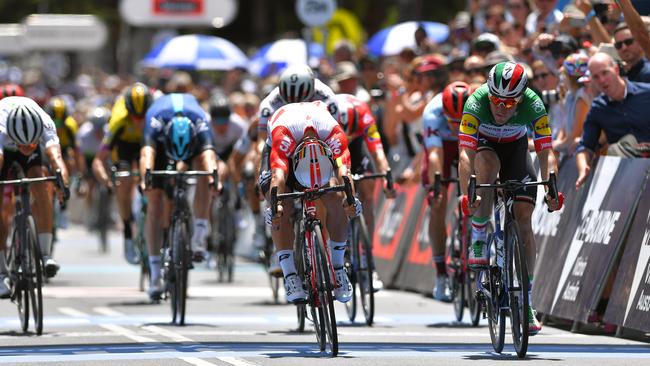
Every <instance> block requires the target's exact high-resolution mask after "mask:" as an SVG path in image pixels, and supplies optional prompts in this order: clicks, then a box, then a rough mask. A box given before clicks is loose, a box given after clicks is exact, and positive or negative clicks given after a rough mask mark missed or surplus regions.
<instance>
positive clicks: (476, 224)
mask: <svg viewBox="0 0 650 366" xmlns="http://www.w3.org/2000/svg"><path fill="white" fill-rule="evenodd" d="M487 225H488V218H487V217H477V216H474V217H472V243H474V242H477V241H482V242H486V241H487Z"/></svg>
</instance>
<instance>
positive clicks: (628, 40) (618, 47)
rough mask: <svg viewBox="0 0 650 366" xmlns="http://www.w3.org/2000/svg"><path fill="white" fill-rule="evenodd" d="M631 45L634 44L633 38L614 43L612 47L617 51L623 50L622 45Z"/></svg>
mask: <svg viewBox="0 0 650 366" xmlns="http://www.w3.org/2000/svg"><path fill="white" fill-rule="evenodd" d="M632 43H634V38H628V39H625V40H622V41H619V42H614V47H616V49H617V50H620V49H621V48H623V44H625V45H626V46H628V47H629V46H631V45H632Z"/></svg>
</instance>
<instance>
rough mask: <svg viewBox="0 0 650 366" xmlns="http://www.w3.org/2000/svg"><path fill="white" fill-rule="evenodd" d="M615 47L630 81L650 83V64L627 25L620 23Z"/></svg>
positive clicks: (615, 33) (615, 34)
mask: <svg viewBox="0 0 650 366" xmlns="http://www.w3.org/2000/svg"><path fill="white" fill-rule="evenodd" d="M614 47H615V48H616V52H618V55H619V56H620V57H621V60H623V61H625V64H624V66H623V67H624V68H625V74H626V75H627V77H628V79H630V80H631V81H640V82H644V83H648V82H650V63H648V60H647V59H646V58H645V55H644V52H643V49H642V48H641V45H640V44H639V42H637V41H636V40H635V39H634V36H632V32H630V29H629V28H628V26H627V24H626V23H620V24H619V25H618V26H617V27H616V30H614Z"/></svg>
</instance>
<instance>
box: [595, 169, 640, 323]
mask: <svg viewBox="0 0 650 366" xmlns="http://www.w3.org/2000/svg"><path fill="white" fill-rule="evenodd" d="M603 320H604V321H606V322H608V323H612V324H616V325H619V326H622V327H625V328H631V329H636V330H640V331H643V332H650V182H648V179H647V178H646V182H645V188H644V190H643V193H642V195H641V199H640V201H639V207H638V208H637V210H636V214H635V216H634V219H633V221H632V226H631V227H630V232H629V233H628V235H627V240H626V241H625V249H624V252H623V256H622V258H621V263H620V265H619V267H618V272H617V274H616V281H615V283H614V287H613V289H612V293H611V295H610V297H609V303H608V304H607V311H606V312H605V316H604V318H603Z"/></svg>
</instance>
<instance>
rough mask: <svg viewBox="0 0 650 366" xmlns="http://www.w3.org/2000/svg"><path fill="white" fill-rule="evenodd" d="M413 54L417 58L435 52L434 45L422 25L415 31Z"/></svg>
mask: <svg viewBox="0 0 650 366" xmlns="http://www.w3.org/2000/svg"><path fill="white" fill-rule="evenodd" d="M414 37H415V54H416V55H418V56H421V55H426V54H429V53H433V52H434V51H435V50H436V43H435V42H434V41H432V40H431V38H429V36H428V35H427V31H426V29H424V26H423V25H422V24H420V25H418V28H417V29H416V30H415V34H414Z"/></svg>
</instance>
